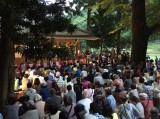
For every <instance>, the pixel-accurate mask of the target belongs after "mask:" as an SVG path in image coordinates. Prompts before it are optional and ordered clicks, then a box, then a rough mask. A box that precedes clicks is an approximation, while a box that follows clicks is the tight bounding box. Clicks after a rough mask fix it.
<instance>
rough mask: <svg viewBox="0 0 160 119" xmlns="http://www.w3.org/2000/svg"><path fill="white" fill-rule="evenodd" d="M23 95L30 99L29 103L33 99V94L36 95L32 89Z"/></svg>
mask: <svg viewBox="0 0 160 119" xmlns="http://www.w3.org/2000/svg"><path fill="white" fill-rule="evenodd" d="M24 94H25V95H28V96H29V99H30V100H31V101H33V98H34V96H35V94H36V90H35V89H33V88H28V89H27V90H26V92H25V93H24Z"/></svg>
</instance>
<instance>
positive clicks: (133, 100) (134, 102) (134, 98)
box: [130, 96, 140, 104]
mask: <svg viewBox="0 0 160 119" xmlns="http://www.w3.org/2000/svg"><path fill="white" fill-rule="evenodd" d="M130 101H131V102H132V103H133V104H137V103H138V102H140V100H139V98H138V97H136V96H133V97H131V98H130Z"/></svg>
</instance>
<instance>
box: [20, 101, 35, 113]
mask: <svg viewBox="0 0 160 119" xmlns="http://www.w3.org/2000/svg"><path fill="white" fill-rule="evenodd" d="M23 109H24V112H27V111H29V110H34V109H35V107H34V106H33V105H32V104H31V103H30V102H28V101H27V102H24V104H23Z"/></svg>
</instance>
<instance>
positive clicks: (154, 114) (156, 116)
mask: <svg viewBox="0 0 160 119" xmlns="http://www.w3.org/2000/svg"><path fill="white" fill-rule="evenodd" d="M150 113H151V119H159V111H158V109H157V108H156V107H152V108H151V109H150Z"/></svg>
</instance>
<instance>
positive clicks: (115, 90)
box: [0, 55, 160, 119]
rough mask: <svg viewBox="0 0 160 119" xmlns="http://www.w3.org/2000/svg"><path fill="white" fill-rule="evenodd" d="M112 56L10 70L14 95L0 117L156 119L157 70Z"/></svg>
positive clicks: (159, 88)
mask: <svg viewBox="0 0 160 119" xmlns="http://www.w3.org/2000/svg"><path fill="white" fill-rule="evenodd" d="M118 57H119V59H118V60H114V61H112V62H110V63H108V61H107V63H105V64H104V60H105V59H103V60H99V61H97V60H96V61H92V63H90V62H89V63H87V64H84V63H83V62H77V63H76V64H64V65H62V66H61V65H58V66H56V65H54V66H52V67H46V68H43V67H26V68H25V69H18V68H17V67H16V70H15V71H16V78H15V87H14V90H15V95H14V96H12V97H9V98H8V105H7V106H5V107H4V111H3V112H1V114H2V115H0V119H3V118H4V119H160V114H159V112H160V75H159V68H158V67H157V66H156V65H155V63H154V61H153V60H146V63H145V64H146V66H145V67H144V63H143V65H139V66H134V64H131V63H130V61H129V57H128V56H126V57H120V55H119V56H118ZM124 58H125V59H124ZM17 72H18V73H17Z"/></svg>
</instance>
